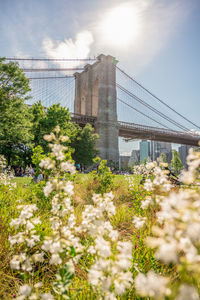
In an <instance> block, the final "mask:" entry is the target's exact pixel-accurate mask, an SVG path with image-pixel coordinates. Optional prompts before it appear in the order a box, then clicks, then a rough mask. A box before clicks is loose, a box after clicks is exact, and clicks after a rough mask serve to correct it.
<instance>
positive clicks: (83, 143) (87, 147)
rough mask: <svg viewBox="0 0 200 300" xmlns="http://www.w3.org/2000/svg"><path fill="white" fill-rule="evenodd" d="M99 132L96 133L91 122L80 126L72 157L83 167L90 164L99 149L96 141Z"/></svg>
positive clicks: (73, 145) (73, 143)
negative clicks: (82, 126)
mask: <svg viewBox="0 0 200 300" xmlns="http://www.w3.org/2000/svg"><path fill="white" fill-rule="evenodd" d="M97 139H98V134H96V133H94V129H93V128H92V126H91V125H90V124H86V126H85V127H84V128H81V127H79V128H78V132H77V135H76V137H75V138H74V140H72V143H71V147H72V148H74V150H75V151H74V153H72V158H73V159H74V160H75V162H76V163H79V164H80V165H81V166H82V167H83V166H84V167H87V166H90V165H91V164H92V163H93V159H94V158H95V157H96V155H97V153H98V151H97V149H96V141H97Z"/></svg>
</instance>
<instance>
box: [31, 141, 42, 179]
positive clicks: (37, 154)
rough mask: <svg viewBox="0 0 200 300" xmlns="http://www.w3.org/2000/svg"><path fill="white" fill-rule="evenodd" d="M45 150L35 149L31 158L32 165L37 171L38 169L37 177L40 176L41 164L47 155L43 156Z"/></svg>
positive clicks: (38, 147) (39, 147)
mask: <svg viewBox="0 0 200 300" xmlns="http://www.w3.org/2000/svg"><path fill="white" fill-rule="evenodd" d="M43 153H44V152H43V149H42V147H41V146H37V147H35V148H34V149H33V155H32V156H31V158H32V163H33V164H34V165H35V169H36V176H38V175H39V174H40V172H41V171H40V170H41V168H40V166H39V164H40V162H41V160H42V159H44V158H45V155H44V154H43Z"/></svg>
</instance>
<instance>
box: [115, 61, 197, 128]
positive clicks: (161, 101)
mask: <svg viewBox="0 0 200 300" xmlns="http://www.w3.org/2000/svg"><path fill="white" fill-rule="evenodd" d="M116 68H117V69H118V70H119V71H120V72H122V73H123V74H124V75H125V76H127V77H128V78H129V79H131V80H132V81H133V82H134V83H136V84H137V85H139V86H140V87H141V88H142V89H143V90H145V91H146V92H147V93H149V94H150V95H151V96H152V97H154V98H155V99H157V100H158V101H159V102H160V103H162V104H163V105H165V106H166V107H167V108H169V109H170V110H172V111H173V112H174V113H176V114H177V115H179V116H180V117H181V118H183V119H184V120H185V121H187V122H189V123H190V124H192V125H193V126H195V127H197V128H199V129H200V127H199V126H198V125H197V124H195V123H194V122H192V121H190V120H189V119H187V118H186V117H185V116H183V115H182V114H180V113H179V112H178V111H176V110H175V109H174V108H172V107H171V106H169V105H168V104H166V103H165V102H164V101H163V100H161V99H160V98H158V97H157V96H156V95H154V94H153V93H152V92H151V91H149V90H148V89H147V88H145V87H144V86H143V85H142V84H141V83H139V82H138V81H136V80H135V79H134V78H132V77H131V76H130V75H128V74H127V73H126V72H124V71H123V70H122V69H120V68H119V67H117V66H116Z"/></svg>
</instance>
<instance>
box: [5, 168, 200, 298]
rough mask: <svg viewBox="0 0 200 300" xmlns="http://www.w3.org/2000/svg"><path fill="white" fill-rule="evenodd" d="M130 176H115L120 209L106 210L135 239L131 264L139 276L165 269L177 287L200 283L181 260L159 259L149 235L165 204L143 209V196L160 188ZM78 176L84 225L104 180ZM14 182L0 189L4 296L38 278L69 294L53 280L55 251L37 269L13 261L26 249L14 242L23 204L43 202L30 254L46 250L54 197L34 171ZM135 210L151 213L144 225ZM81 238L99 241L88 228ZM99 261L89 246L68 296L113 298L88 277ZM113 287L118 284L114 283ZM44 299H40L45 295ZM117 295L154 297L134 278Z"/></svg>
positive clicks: (122, 237) (46, 288) (76, 198)
mask: <svg viewBox="0 0 200 300" xmlns="http://www.w3.org/2000/svg"><path fill="white" fill-rule="evenodd" d="M128 177H129V180H127V176H124V175H115V176H113V178H112V180H111V183H110V186H109V191H110V190H112V193H113V195H114V199H113V203H114V206H115V208H116V212H115V214H113V215H112V216H108V215H105V220H108V221H109V222H110V224H111V225H112V227H113V229H114V230H116V231H117V232H118V234H119V237H118V240H119V241H123V242H126V241H127V242H131V243H132V246H133V249H132V259H131V267H130V272H131V274H132V278H133V279H134V278H135V277H136V276H137V275H138V273H141V274H147V273H148V271H150V270H151V271H154V272H155V274H159V276H160V275H162V276H167V277H169V278H170V281H171V284H172V286H173V288H175V290H176V292H177V288H176V287H178V285H179V284H180V282H181V281H184V282H186V283H188V284H190V283H192V284H193V285H196V286H197V287H198V285H199V283H198V282H197V278H196V276H194V277H192V279H191V277H190V276H187V275H186V274H185V273H184V271H183V270H181V272H182V273H181V272H179V271H180V270H179V269H178V268H180V266H176V264H174V263H163V262H162V261H161V260H158V259H156V256H155V250H154V249H152V248H149V247H148V246H147V244H146V238H147V237H148V236H151V234H152V227H153V226H154V225H155V224H156V222H157V218H156V213H157V212H158V211H159V205H158V204H155V203H154V204H153V205H149V206H148V207H147V208H146V209H142V208H141V203H142V201H144V199H146V198H148V197H152V198H154V193H155V192H151V191H150V192H148V191H147V190H145V189H144V186H143V185H142V184H140V180H141V176H140V175H131V176H128ZM101 180H103V179H101ZM72 181H73V185H74V194H73V196H72V203H73V208H74V214H75V217H76V224H77V226H79V225H80V224H81V221H82V218H83V217H82V215H83V212H84V209H85V207H86V206H87V205H92V203H93V200H92V197H93V194H94V193H96V192H97V191H98V188H99V185H100V181H98V179H97V178H96V177H94V176H93V175H92V174H77V175H76V176H74V177H73V179H72ZM12 182H14V183H16V188H14V187H13V188H11V187H9V186H4V185H2V186H1V189H0V232H1V235H0V299H5V300H6V299H12V298H15V297H16V296H17V295H18V290H19V287H20V286H22V285H24V284H29V285H30V286H34V284H37V283H38V282H42V287H41V288H40V293H48V292H51V293H52V294H53V295H54V297H55V299H65V298H64V297H63V296H60V295H57V294H56V293H55V291H54V290H52V283H53V282H54V281H55V275H56V273H57V271H58V267H57V266H54V265H51V264H49V263H48V261H49V259H50V254H48V253H46V254H45V260H44V261H42V262H39V263H38V264H36V267H34V269H33V270H32V271H31V272H26V271H24V272H23V271H19V270H14V269H12V268H11V267H10V261H11V259H12V258H13V256H14V255H19V254H20V253H21V251H22V250H23V251H25V250H26V247H25V246H24V244H23V243H16V244H14V245H13V246H12V245H11V244H10V243H9V242H8V240H9V236H13V235H15V234H17V232H19V229H20V228H21V227H19V228H18V229H14V228H13V227H11V226H10V223H11V221H12V219H15V218H17V217H18V216H19V214H20V209H19V207H18V206H19V205H25V204H26V205H32V204H36V205H37V207H38V211H37V212H36V217H37V216H39V217H40V219H41V224H39V225H37V226H36V232H37V234H39V235H40V241H39V242H37V243H36V244H35V245H34V246H33V247H31V248H29V249H28V250H27V255H30V254H31V255H32V254H33V253H38V252H39V251H40V250H41V247H42V244H43V242H44V239H45V236H50V235H51V233H52V229H51V222H50V219H51V217H52V213H51V208H52V205H51V198H50V197H45V196H44V193H43V188H44V186H45V182H41V183H35V182H32V181H31V178H29V177H19V178H14V179H13V180H12ZM172 189H173V190H174V192H178V190H179V188H178V187H173V188H172ZM156 193H157V194H159V196H164V195H165V194H166V193H160V192H158V191H157V192H156ZM135 216H136V217H140V218H145V220H146V221H145V223H144V226H142V227H141V228H139V227H137V226H136V225H135V224H134V223H133V219H134V217H135ZM22 227H23V226H22ZM79 238H80V240H81V243H82V244H83V245H87V244H88V245H89V244H92V243H93V242H94V240H93V238H92V237H91V236H89V235H86V234H85V233H81V234H80V235H79ZM112 245H113V246H112V247H114V248H113V250H112V251H114V252H113V253H115V251H116V250H115V243H114V244H112ZM64 260H65V259H64ZM94 261H95V257H94V256H93V255H91V254H88V253H87V252H83V255H82V257H81V258H80V260H79V261H78V262H77V263H75V275H74V276H73V279H72V280H71V281H70V285H69V287H68V292H67V297H69V298H66V299H111V298H106V297H105V295H104V296H103V297H102V298H101V297H100V296H99V294H98V292H97V290H95V289H94V288H93V287H92V286H91V284H90V283H89V282H88V272H89V269H90V268H91V266H92V265H93V264H94ZM114 261H115V260H114ZM181 274H182V275H181ZM188 275H189V274H188ZM112 289H113V287H111V290H112ZM176 292H174V291H172V293H171V296H167V297H166V299H174V298H175V293H176ZM162 298H163V299H164V298H165V297H164V296H162V297H160V299H162ZM23 299H25V298H23ZM26 299H29V298H26ZM30 299H31V298H30ZM38 299H40V297H39V296H38ZM113 299H114V298H113ZM116 299H149V297H144V298H143V297H141V296H140V295H138V294H137V293H136V290H135V286H134V284H133V283H132V284H131V286H130V287H129V288H128V289H127V290H125V292H124V293H123V295H119V296H117V298H116ZM195 299H196V298H195Z"/></svg>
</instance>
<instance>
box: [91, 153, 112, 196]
mask: <svg viewBox="0 0 200 300" xmlns="http://www.w3.org/2000/svg"><path fill="white" fill-rule="evenodd" d="M93 161H94V163H96V164H98V170H97V171H93V172H92V173H93V176H94V180H96V181H97V182H98V187H97V190H96V192H97V193H101V194H103V193H107V192H109V191H110V190H111V189H112V186H113V178H114V176H113V174H112V172H111V171H110V168H109V167H108V166H107V160H101V159H100V157H96V158H95V159H93Z"/></svg>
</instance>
